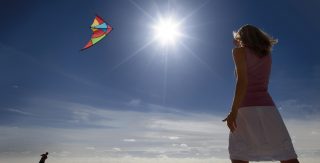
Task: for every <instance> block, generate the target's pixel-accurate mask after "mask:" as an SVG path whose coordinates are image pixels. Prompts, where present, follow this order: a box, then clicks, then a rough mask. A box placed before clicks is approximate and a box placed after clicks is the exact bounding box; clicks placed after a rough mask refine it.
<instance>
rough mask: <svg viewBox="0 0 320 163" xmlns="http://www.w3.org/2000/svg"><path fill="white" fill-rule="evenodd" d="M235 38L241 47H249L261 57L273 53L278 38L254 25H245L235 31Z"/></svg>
mask: <svg viewBox="0 0 320 163" xmlns="http://www.w3.org/2000/svg"><path fill="white" fill-rule="evenodd" d="M233 38H234V39H235V40H236V41H238V42H239V44H240V46H241V47H248V48H249V49H251V50H253V51H254V52H255V53H256V54H257V55H259V56H260V57H263V56H266V55H268V54H270V53H271V50H272V46H273V45H275V44H276V43H277V42H278V40H277V39H274V38H272V37H271V36H269V35H268V34H267V33H265V32H264V31H262V30H261V29H259V28H257V27H255V26H253V25H248V24H247V25H244V26H242V27H241V28H240V29H239V30H238V31H237V32H236V31H234V32H233Z"/></svg>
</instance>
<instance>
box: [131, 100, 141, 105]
mask: <svg viewBox="0 0 320 163" xmlns="http://www.w3.org/2000/svg"><path fill="white" fill-rule="evenodd" d="M140 103H141V100H140V99H132V100H131V101H130V102H129V105H130V106H138V105H140Z"/></svg>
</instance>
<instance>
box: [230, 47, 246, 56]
mask: <svg viewBox="0 0 320 163" xmlns="http://www.w3.org/2000/svg"><path fill="white" fill-rule="evenodd" d="M245 51H246V47H235V48H233V49H232V54H234V55H235V54H239V53H245Z"/></svg>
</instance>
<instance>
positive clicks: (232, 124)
mask: <svg viewBox="0 0 320 163" xmlns="http://www.w3.org/2000/svg"><path fill="white" fill-rule="evenodd" d="M276 43H277V40H275V39H273V38H271V37H270V36H269V35H268V34H266V33H265V32H263V31H262V30H260V29H258V28H257V27H255V26H252V25H245V26H243V27H241V28H240V29H239V30H238V31H237V32H234V44H235V46H236V47H235V48H234V49H233V59H234V63H235V67H236V68H235V76H236V79H237V80H236V90H235V94H234V99H233V103H232V108H231V112H230V114H229V115H228V116H227V118H225V119H224V120H223V121H227V126H228V127H229V129H230V131H231V132H230V135H229V154H230V159H231V161H232V163H248V162H249V161H275V160H278V161H280V162H281V163H298V162H299V161H298V160H297V155H296V153H295V151H294V148H293V145H292V142H291V138H290V136H289V133H288V131H287V129H286V127H285V124H284V122H283V120H282V118H281V116H280V114H279V112H278V110H277V108H276V106H275V104H274V102H273V100H272V98H271V96H270V95H269V93H268V82H269V76H270V70H271V48H272V46H273V45H274V44H276Z"/></svg>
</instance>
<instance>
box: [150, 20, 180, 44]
mask: <svg viewBox="0 0 320 163" xmlns="http://www.w3.org/2000/svg"><path fill="white" fill-rule="evenodd" d="M153 30H154V38H155V40H157V41H159V42H160V43H161V45H172V44H175V43H176V41H177V40H178V39H179V37H180V36H181V31H180V24H179V23H178V22H177V21H176V20H175V19H174V18H172V17H168V18H160V19H159V21H158V22H157V23H156V24H155V25H154V26H153Z"/></svg>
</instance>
